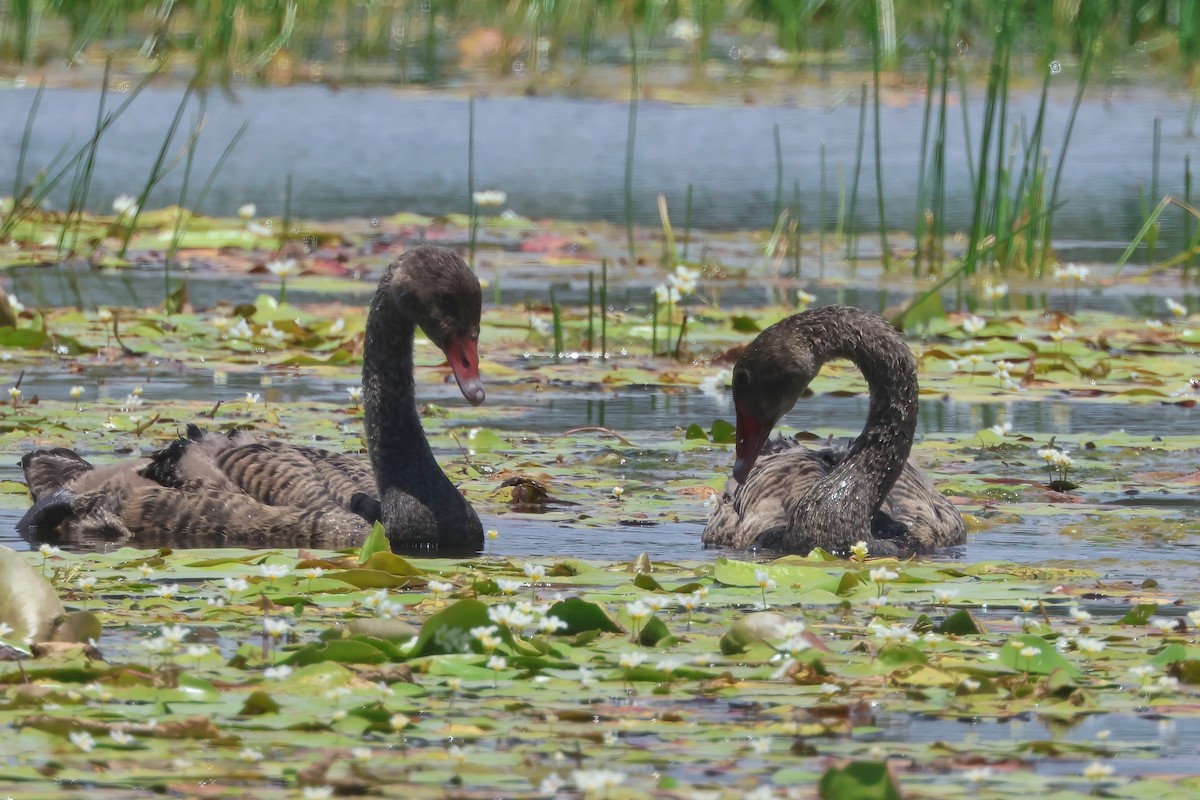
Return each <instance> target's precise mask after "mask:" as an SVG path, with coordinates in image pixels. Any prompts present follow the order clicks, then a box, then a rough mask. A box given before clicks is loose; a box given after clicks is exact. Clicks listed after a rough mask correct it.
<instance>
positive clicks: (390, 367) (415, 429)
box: [363, 270, 441, 494]
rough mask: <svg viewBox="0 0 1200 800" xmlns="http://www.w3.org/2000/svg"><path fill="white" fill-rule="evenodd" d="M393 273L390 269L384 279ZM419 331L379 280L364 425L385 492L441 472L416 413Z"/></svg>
mask: <svg viewBox="0 0 1200 800" xmlns="http://www.w3.org/2000/svg"><path fill="white" fill-rule="evenodd" d="M390 274H391V272H390V270H389V272H388V273H387V274H385V276H384V280H385V281H386V280H387V279H388V277H390ZM415 331H416V324H415V323H414V322H413V321H412V320H411V319H409V318H408V317H407V316H406V315H405V314H404V312H403V310H402V309H401V307H400V303H399V299H398V298H397V297H396V296H395V295H394V294H393V293H392V291H391V289H390V287H389V286H385V284H384V282H383V281H381V282H380V289H379V291H377V292H376V293H375V297H374V299H372V301H371V309H370V313H368V314H367V331H366V339H365V341H364V343H363V425H364V428H365V429H366V435H367V450H368V453H369V454H370V458H371V465H372V466H373V467H374V469H375V480H376V482H377V483H378V484H379V491H380V493H381V494H383V493H384V492H386V491H387V489H388V488H389V487H393V486H398V485H399V486H406V487H407V486H411V485H413V481H414V480H415V479H417V478H418V477H419V476H421V475H422V473H424V472H426V471H436V472H437V473H438V474H441V469H440V468H439V467H438V465H437V461H436V460H435V459H434V457H433V451H432V450H431V449H430V448H429V441H428V440H427V439H426V438H425V430H424V428H422V426H421V418H420V415H419V414H418V413H417V399H416V393H415V390H414V384H413V334H414V333H415Z"/></svg>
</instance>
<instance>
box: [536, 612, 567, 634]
mask: <svg viewBox="0 0 1200 800" xmlns="http://www.w3.org/2000/svg"><path fill="white" fill-rule="evenodd" d="M566 627H567V623H566V622H565V621H563V620H562V619H559V618H558V617H555V616H549V617H542V618H541V619H539V620H538V623H537V629H538V630H539V631H541V632H542V633H556V632H558V631H560V630H563V629H564V628H566Z"/></svg>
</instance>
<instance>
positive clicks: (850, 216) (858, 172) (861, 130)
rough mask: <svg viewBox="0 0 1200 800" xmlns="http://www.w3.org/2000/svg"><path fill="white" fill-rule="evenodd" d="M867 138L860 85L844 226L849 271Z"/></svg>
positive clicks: (864, 98)
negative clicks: (846, 234) (852, 169)
mask: <svg viewBox="0 0 1200 800" xmlns="http://www.w3.org/2000/svg"><path fill="white" fill-rule="evenodd" d="M866 138H867V85H866V84H865V83H864V84H863V85H862V92H861V93H860V96H859V101H858V138H857V140H856V144H855V147H854V180H853V181H852V182H851V184H850V208H849V211H848V212H847V214H846V218H845V221H844V224H845V225H847V226H848V228H846V230H848V236H847V239H846V261H848V262H850V269H851V270H853V269H854V262H855V259H856V258H857V257H858V235H857V234H858V226H857V224H856V223H855V216H854V215H855V210H856V208H857V206H858V182H859V179H860V178H861V177H862V162H863V145H864V144H865V142H866Z"/></svg>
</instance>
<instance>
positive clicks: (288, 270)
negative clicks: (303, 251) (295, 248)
mask: <svg viewBox="0 0 1200 800" xmlns="http://www.w3.org/2000/svg"><path fill="white" fill-rule="evenodd" d="M299 271H300V265H299V264H297V263H296V259H294V258H277V259H275V260H274V261H268V262H267V272H270V273H271V274H272V275H275V276H277V277H280V278H288V277H291V276H292V275H295V274H297V273H298V272H299Z"/></svg>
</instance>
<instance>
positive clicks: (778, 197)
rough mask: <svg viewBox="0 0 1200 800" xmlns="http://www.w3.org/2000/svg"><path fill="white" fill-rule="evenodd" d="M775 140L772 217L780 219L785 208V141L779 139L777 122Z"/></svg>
mask: <svg viewBox="0 0 1200 800" xmlns="http://www.w3.org/2000/svg"><path fill="white" fill-rule="evenodd" d="M773 134H774V140H775V206H774V209H773V210H772V213H771V219H772V220H777V219H779V212H780V211H782V210H783V143H782V142H781V141H780V140H779V123H778V122H776V123H775V126H774V130H773Z"/></svg>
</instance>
